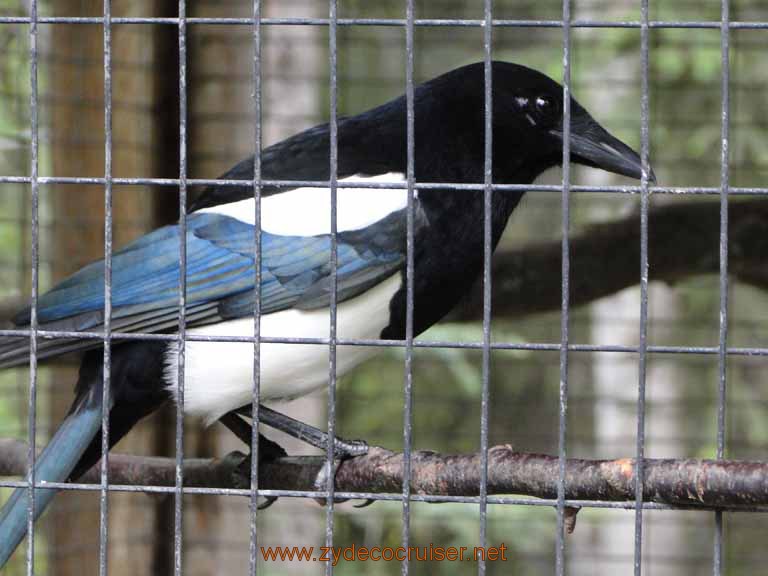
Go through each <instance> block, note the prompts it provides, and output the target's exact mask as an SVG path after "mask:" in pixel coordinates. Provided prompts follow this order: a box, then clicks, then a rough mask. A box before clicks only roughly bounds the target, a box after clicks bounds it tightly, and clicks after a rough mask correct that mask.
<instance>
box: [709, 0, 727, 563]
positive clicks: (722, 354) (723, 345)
mask: <svg viewBox="0 0 768 576" xmlns="http://www.w3.org/2000/svg"><path fill="white" fill-rule="evenodd" d="M720 20H721V22H720V50H721V67H722V78H721V81H722V87H721V90H722V109H721V116H722V117H721V128H720V129H721V141H722V142H721V144H722V147H721V150H720V326H719V333H718V345H719V349H718V372H719V380H718V390H717V453H716V457H717V459H718V460H719V459H722V458H723V457H724V456H725V400H726V371H727V361H728V357H727V353H728V352H727V350H728V187H729V178H730V174H729V168H728V159H729V158H728V148H729V146H728V142H729V124H730V89H729V85H730V76H731V66H730V11H729V4H728V0H722V4H721V18H720ZM712 564H713V566H712V571H713V574H715V576H719V575H720V574H721V573H722V571H723V512H722V510H718V511H717V512H715V542H714V558H713V563H712Z"/></svg>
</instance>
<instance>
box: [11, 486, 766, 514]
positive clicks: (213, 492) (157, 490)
mask: <svg viewBox="0 0 768 576" xmlns="http://www.w3.org/2000/svg"><path fill="white" fill-rule="evenodd" d="M28 486H29V484H28V483H27V482H24V481H20V480H19V481H14V480H0V488H18V487H28ZM34 487H35V488H37V489H55V490H68V491H77V492H88V491H99V490H101V486H100V485H99V484H83V483H76V482H72V483H66V482H37V483H35V484H34ZM107 489H108V491H109V492H140V493H149V494H173V493H175V492H176V490H177V488H175V487H174V486H150V485H133V484H109V486H108V488H107ZM182 492H183V493H184V494H201V495H210V496H245V497H249V496H250V495H251V489H250V488H207V487H200V486H186V487H183V488H182ZM258 495H259V496H264V497H271V496H275V497H278V498H326V497H327V496H328V492H327V491H325V490H277V489H274V490H273V489H264V490H259V491H258ZM333 495H334V497H336V498H343V499H348V500H375V501H394V502H401V501H402V499H403V495H402V493H399V492H397V493H389V492H339V491H335V492H334V494H333ZM411 501H413V502H453V503H459V504H478V503H479V502H480V497H479V496H446V495H438V494H416V493H414V494H412V495H411ZM487 501H488V504H499V505H506V506H515V505H517V506H520V505H522V506H544V507H549V508H555V507H557V500H556V499H553V498H529V497H514V496H493V495H489V496H488V497H487ZM565 506H566V507H573V508H612V509H620V510H634V509H635V502H634V501H633V500H626V501H624V500H621V501H613V500H568V499H566V500H565ZM643 509H644V510H679V511H701V510H711V509H712V506H704V505H695V504H680V505H676V504H663V503H660V502H644V503H643ZM718 509H722V510H732V511H738V512H756V513H765V512H768V506H754V505H744V506H739V505H731V506H728V505H724V506H718Z"/></svg>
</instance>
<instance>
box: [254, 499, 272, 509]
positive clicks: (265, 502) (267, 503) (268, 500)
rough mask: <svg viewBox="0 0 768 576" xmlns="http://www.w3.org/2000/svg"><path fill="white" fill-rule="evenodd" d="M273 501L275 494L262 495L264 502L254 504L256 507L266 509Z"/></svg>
mask: <svg viewBox="0 0 768 576" xmlns="http://www.w3.org/2000/svg"><path fill="white" fill-rule="evenodd" d="M275 502H277V496H264V502H262V503H261V504H259V505H258V506H256V509H257V510H266V509H267V508H269V507H270V506H272V504H274V503H275Z"/></svg>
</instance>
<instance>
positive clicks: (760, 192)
mask: <svg viewBox="0 0 768 576" xmlns="http://www.w3.org/2000/svg"><path fill="white" fill-rule="evenodd" d="M110 181H111V183H112V184H113V185H119V186H178V185H179V180H178V179H177V178H111V179H110ZM31 182H32V178H31V177H29V176H0V184H30V183H31ZM37 182H38V183H40V184H80V185H104V184H105V183H106V180H105V179H104V178H100V177H96V176H94V177H74V176H40V177H38V178H37ZM251 183H252V181H251V180H231V179H201V178H197V179H195V178H188V179H187V180H186V184H187V185H188V186H233V187H250V186H251ZM261 183H262V186H264V187H269V186H272V187H275V188H298V187H309V186H311V187H316V188H319V187H322V188H328V187H329V185H330V183H329V181H328V180H262V181H261ZM336 187H337V188H339V189H341V188H377V189H402V190H406V189H407V187H408V184H407V183H406V182H343V181H341V180H339V182H338V184H337V186H336ZM414 187H415V188H419V189H422V190H446V191H448V190H451V191H452V190H474V191H483V190H484V189H485V185H484V184H482V183H477V184H466V183H462V182H414ZM491 189H492V190H498V191H500V192H520V191H524V192H557V193H562V191H563V185H562V184H492V185H491ZM569 190H570V191H571V192H580V193H584V192H591V193H612V194H632V195H640V194H641V192H642V186H640V185H626V186H585V185H577V184H573V185H572V186H570V187H569ZM720 191H721V188H720V187H719V186H648V192H649V193H650V194H670V195H680V196H686V195H704V196H719V195H720ZM728 194H730V195H732V196H733V195H735V196H765V195H768V188H760V187H732V188H730V187H729V188H728ZM265 196H266V195H265Z"/></svg>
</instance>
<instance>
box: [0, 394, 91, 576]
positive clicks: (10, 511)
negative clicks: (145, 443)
mask: <svg viewBox="0 0 768 576" xmlns="http://www.w3.org/2000/svg"><path fill="white" fill-rule="evenodd" d="M100 428H101V401H100V398H94V399H93V401H91V402H82V403H81V404H80V406H78V407H77V408H75V409H74V410H73V411H72V412H71V413H70V414H69V416H67V417H66V419H65V420H64V422H62V424H61V426H60V427H59V429H58V431H57V432H56V434H55V435H54V437H53V439H52V440H51V441H50V443H49V444H48V446H46V448H45V450H43V453H42V454H40V456H39V457H38V458H37V462H36V464H35V482H36V483H37V482H40V481H46V482H64V481H66V480H67V479H68V478H69V476H70V474H71V473H72V470H73V469H74V467H75V465H76V464H77V462H78V461H79V460H80V458H81V456H82V455H83V453H84V452H85V450H86V448H88V445H89V444H90V443H91V440H92V439H93V438H94V437H95V436H96V434H97V433H98V431H99V430H100ZM55 494H56V490H54V489H42V488H40V489H36V490H35V497H34V505H35V510H34V516H35V520H37V518H38V517H39V516H40V514H42V513H43V511H44V510H45V508H46V507H47V506H48V504H50V502H51V500H52V499H53V497H54V495H55ZM28 502H29V491H28V489H27V488H17V489H16V491H15V492H14V493H13V494H12V495H11V497H10V498H9V500H8V502H6V504H5V506H4V507H3V509H2V511H0V569H2V567H3V566H5V563H6V562H7V561H8V559H9V558H10V556H11V554H13V551H14V550H15V549H16V547H17V546H18V545H19V543H20V542H21V541H22V540H23V539H24V536H26V534H27V508H28Z"/></svg>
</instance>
